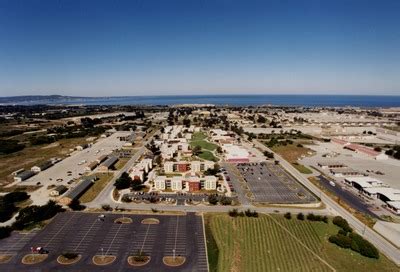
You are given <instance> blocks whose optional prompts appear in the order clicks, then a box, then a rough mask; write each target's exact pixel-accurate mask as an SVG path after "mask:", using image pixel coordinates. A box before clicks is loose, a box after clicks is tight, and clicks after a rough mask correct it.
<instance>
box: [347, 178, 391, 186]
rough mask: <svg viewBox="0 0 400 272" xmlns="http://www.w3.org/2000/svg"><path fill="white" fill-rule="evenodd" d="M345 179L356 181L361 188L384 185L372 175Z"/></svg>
mask: <svg viewBox="0 0 400 272" xmlns="http://www.w3.org/2000/svg"><path fill="white" fill-rule="evenodd" d="M345 180H346V181H349V182H352V183H357V184H358V185H360V186H361V187H362V188H372V187H385V186H384V185H385V183H383V182H382V181H380V180H378V179H376V178H372V177H347V178H345Z"/></svg>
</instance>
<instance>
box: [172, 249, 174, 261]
mask: <svg viewBox="0 0 400 272" xmlns="http://www.w3.org/2000/svg"><path fill="white" fill-rule="evenodd" d="M172 252H173V256H174V261H175V248H174V249H173V250H172Z"/></svg>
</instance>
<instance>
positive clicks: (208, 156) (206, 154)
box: [198, 150, 218, 161]
mask: <svg viewBox="0 0 400 272" xmlns="http://www.w3.org/2000/svg"><path fill="white" fill-rule="evenodd" d="M198 157H199V158H201V159H203V160H207V161H218V159H217V158H216V157H215V156H214V154H213V153H211V152H210V151H207V150H204V151H201V153H200V154H199V155H198Z"/></svg>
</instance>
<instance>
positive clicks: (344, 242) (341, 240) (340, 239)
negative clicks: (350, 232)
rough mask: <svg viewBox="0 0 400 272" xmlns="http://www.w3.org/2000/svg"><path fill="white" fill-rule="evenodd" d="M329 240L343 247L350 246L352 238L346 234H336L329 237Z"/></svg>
mask: <svg viewBox="0 0 400 272" xmlns="http://www.w3.org/2000/svg"><path fill="white" fill-rule="evenodd" d="M329 242H331V243H334V244H336V245H338V246H340V247H343V248H350V247H351V243H352V240H351V238H350V237H348V236H345V235H341V234H336V235H332V236H330V237H329Z"/></svg>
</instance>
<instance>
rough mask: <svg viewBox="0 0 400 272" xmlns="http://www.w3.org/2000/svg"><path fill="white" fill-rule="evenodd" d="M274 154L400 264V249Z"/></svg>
mask: <svg viewBox="0 0 400 272" xmlns="http://www.w3.org/2000/svg"><path fill="white" fill-rule="evenodd" d="M253 143H254V144H255V145H256V146H257V147H259V148H260V149H261V150H267V151H269V152H273V151H272V150H271V149H269V148H267V147H266V146H265V145H264V144H262V143H260V142H259V141H257V140H253ZM273 153H274V155H275V159H276V160H278V161H279V162H280V164H281V165H282V166H283V167H284V168H285V169H286V170H287V171H288V172H289V173H290V174H291V175H293V176H294V177H295V178H296V179H297V180H298V181H299V182H300V183H302V184H303V185H304V186H306V187H307V188H308V189H309V190H310V191H311V192H313V193H314V194H315V195H317V196H319V197H320V198H321V201H323V202H324V203H325V205H326V206H327V208H328V210H329V211H330V212H332V213H333V214H337V215H340V216H342V217H343V218H344V219H346V220H347V221H348V222H349V224H350V225H351V226H352V227H353V228H354V229H355V230H356V231H357V232H358V233H360V234H362V236H363V237H364V238H365V239H367V240H368V241H370V242H371V243H372V244H374V245H375V246H376V247H377V248H378V249H379V250H380V251H381V252H382V253H383V254H385V255H386V256H387V257H388V258H390V259H391V260H392V261H393V262H395V263H396V265H398V266H400V249H398V248H396V247H395V246H394V245H392V244H391V243H390V242H389V241H387V240H386V239H385V238H383V237H382V236H380V235H379V234H378V233H376V232H375V231H374V230H372V229H370V228H369V227H367V226H366V225H365V224H364V223H362V222H361V221H360V220H358V219H357V218H356V217H355V216H354V215H353V214H351V213H350V212H348V211H347V210H346V209H344V208H343V207H342V206H340V205H339V204H338V203H336V202H335V201H334V200H333V199H331V198H330V197H329V196H327V195H326V194H325V193H324V192H322V191H321V190H320V189H319V188H318V187H316V186H315V185H314V184H313V183H312V182H311V181H309V180H308V179H307V178H305V177H304V176H303V175H302V174H301V173H300V172H298V171H297V169H296V168H294V167H293V166H292V165H291V164H290V163H289V162H287V161H286V160H285V159H283V158H282V157H281V156H279V155H278V154H276V153H275V152H273Z"/></svg>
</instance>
